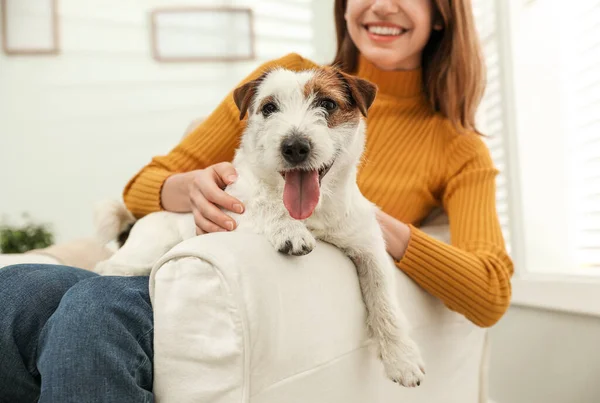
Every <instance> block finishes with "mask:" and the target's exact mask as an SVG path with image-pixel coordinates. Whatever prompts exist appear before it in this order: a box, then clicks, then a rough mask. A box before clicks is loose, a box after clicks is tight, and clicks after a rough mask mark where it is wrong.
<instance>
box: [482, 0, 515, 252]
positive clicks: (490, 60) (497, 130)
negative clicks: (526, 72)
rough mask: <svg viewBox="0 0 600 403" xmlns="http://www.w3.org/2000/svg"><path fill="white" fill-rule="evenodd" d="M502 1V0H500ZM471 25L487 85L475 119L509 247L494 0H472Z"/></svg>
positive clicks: (504, 147)
mask: <svg viewBox="0 0 600 403" xmlns="http://www.w3.org/2000/svg"><path fill="white" fill-rule="evenodd" d="M502 1H504V0H502ZM472 5H473V13H474V17H475V25H476V28H477V31H478V33H479V38H480V42H481V46H482V48H483V52H484V57H485V64H486V73H487V77H486V80H487V84H486V90H485V93H484V96H483V99H482V101H481V104H480V106H479V109H478V112H477V116H476V120H477V122H476V123H477V126H478V129H479V131H481V132H482V133H483V134H484V135H485V137H484V141H485V143H486V144H487V146H488V148H489V149H490V153H491V155H492V159H493V161H494V164H495V165H496V167H497V168H498V170H499V171H500V173H499V175H498V176H497V180H496V186H497V191H496V206H497V211H498V217H499V220H500V224H501V226H502V232H503V234H504V239H505V241H506V245H507V249H508V251H509V253H510V250H511V242H510V241H511V234H510V226H509V194H508V192H509V189H508V186H507V180H506V178H507V173H506V166H507V153H506V141H505V135H506V134H505V131H506V124H505V119H506V113H505V111H504V110H503V101H504V99H503V96H504V95H503V92H502V68H503V65H502V60H501V57H500V46H499V40H500V37H499V34H500V33H499V24H498V13H497V12H496V1H495V0H494V1H491V0H473V1H472Z"/></svg>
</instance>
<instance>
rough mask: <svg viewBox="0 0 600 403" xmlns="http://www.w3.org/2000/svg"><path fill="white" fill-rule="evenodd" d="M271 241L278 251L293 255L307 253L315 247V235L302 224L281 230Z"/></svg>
mask: <svg viewBox="0 0 600 403" xmlns="http://www.w3.org/2000/svg"><path fill="white" fill-rule="evenodd" d="M271 243H272V244H273V246H274V247H275V249H277V250H278V251H279V252H280V253H283V254H286V255H293V256H302V255H307V254H309V253H310V252H312V250H313V249H314V248H315V246H316V245H317V241H316V240H315V237H314V236H313V235H312V234H311V233H310V231H308V229H306V227H304V226H298V227H297V228H294V230H293V231H281V232H278V233H277V234H276V235H274V236H273V237H272V239H271Z"/></svg>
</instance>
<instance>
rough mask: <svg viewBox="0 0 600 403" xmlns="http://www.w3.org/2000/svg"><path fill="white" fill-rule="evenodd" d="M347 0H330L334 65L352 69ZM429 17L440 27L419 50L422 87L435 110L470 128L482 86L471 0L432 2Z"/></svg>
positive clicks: (355, 51)
mask: <svg viewBox="0 0 600 403" xmlns="http://www.w3.org/2000/svg"><path fill="white" fill-rule="evenodd" d="M346 3H347V0H335V25H336V33H337V52H336V55H335V59H334V61H333V63H332V64H333V65H335V66H338V67H339V68H341V69H342V70H343V71H345V72H347V73H355V72H356V70H357V67H358V55H359V51H358V49H357V47H356V45H355V44H354V43H353V42H352V39H351V38H350V35H349V34H348V30H347V28H346V20H345V19H344V13H345V12H346ZM433 4H434V7H435V14H434V20H437V21H440V22H441V23H442V26H443V28H442V30H441V31H437V30H432V33H431V37H430V38H429V42H428V43H427V45H426V46H425V48H424V50H423V57H422V61H421V67H422V70H423V90H424V92H425V95H426V97H427V99H428V101H429V104H430V105H431V107H432V108H433V110H434V111H437V112H440V113H441V114H443V115H444V116H445V117H447V118H448V119H449V120H450V121H451V122H452V123H453V124H454V125H455V126H456V127H458V128H460V129H467V130H473V131H475V132H477V129H476V128H475V112H476V110H477V107H478V106H479V102H480V101H481V97H482V96H483V91H484V89H485V65H484V61H483V55H482V51H481V48H480V44H479V38H478V36H477V32H476V30H475V22H474V18H473V13H472V9H471V1H470V0H433Z"/></svg>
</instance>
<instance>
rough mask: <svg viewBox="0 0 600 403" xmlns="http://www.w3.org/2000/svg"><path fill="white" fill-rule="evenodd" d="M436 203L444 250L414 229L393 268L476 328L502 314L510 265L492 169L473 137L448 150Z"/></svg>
mask: <svg viewBox="0 0 600 403" xmlns="http://www.w3.org/2000/svg"><path fill="white" fill-rule="evenodd" d="M447 156H448V160H447V164H446V166H447V167H448V177H447V181H446V185H445V187H444V189H443V195H442V201H443V205H444V208H445V210H446V212H447V214H448V218H449V222H450V235H451V242H450V245H449V244H446V243H444V242H441V241H438V240H436V239H434V238H432V237H430V236H428V235H427V234H425V233H424V232H423V231H421V230H419V229H418V228H416V227H415V226H412V225H411V226H410V228H411V238H410V241H409V244H408V248H407V250H406V253H405V255H404V256H403V258H402V259H401V260H400V262H399V263H398V267H399V268H400V269H401V270H403V271H404V272H406V273H407V274H408V275H409V276H410V277H411V278H413V279H414V280H415V281H416V282H417V283H418V284H420V285H421V286H422V287H423V288H424V289H426V290H427V291H429V292H430V293H431V294H433V295H435V296H437V297H438V298H440V299H441V300H442V301H443V302H444V304H445V305H446V306H447V307H448V308H449V309H452V310H454V311H456V312H459V313H461V314H463V315H464V316H465V317H466V318H467V319H469V320H470V321H472V322H473V323H474V324H476V325H478V326H481V327H489V326H492V325H493V324H495V323H496V322H497V321H498V320H499V319H500V318H501V317H502V315H503V314H504V313H505V312H506V310H507V308H508V306H509V302H510V297H511V286H510V278H511V276H512V274H513V264H512V261H511V259H510V258H509V256H508V255H507V253H506V250H505V245H504V239H503V236H502V230H501V227H500V223H499V220H498V215H497V212H496V185H495V178H496V174H497V170H496V169H495V168H494V166H493V163H492V160H491V157H490V155H489V151H488V149H487V148H486V146H485V145H484V143H483V142H482V141H481V140H480V139H479V138H475V137H474V135H473V136H471V135H465V136H461V137H458V138H457V139H456V140H455V141H454V142H453V144H452V145H451V146H450V147H449V148H448V152H447Z"/></svg>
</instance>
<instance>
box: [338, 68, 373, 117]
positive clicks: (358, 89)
mask: <svg viewBox="0 0 600 403" xmlns="http://www.w3.org/2000/svg"><path fill="white" fill-rule="evenodd" d="M340 74H341V75H342V77H343V78H344V81H346V83H347V84H348V89H349V90H350V94H349V95H350V97H351V100H352V101H353V103H354V104H356V106H357V107H358V110H359V111H360V113H362V114H363V116H364V117H367V111H368V110H369V108H370V107H371V105H372V104H373V101H375V96H376V95H377V86H376V85H375V84H373V83H372V82H370V81H367V80H365V79H362V78H360V77H356V76H352V75H350V74H346V73H343V72H340Z"/></svg>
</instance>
